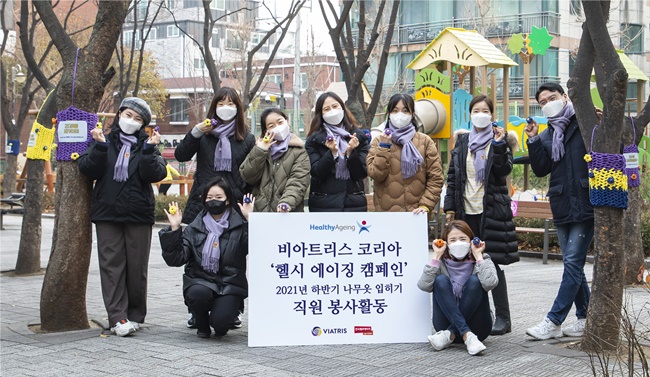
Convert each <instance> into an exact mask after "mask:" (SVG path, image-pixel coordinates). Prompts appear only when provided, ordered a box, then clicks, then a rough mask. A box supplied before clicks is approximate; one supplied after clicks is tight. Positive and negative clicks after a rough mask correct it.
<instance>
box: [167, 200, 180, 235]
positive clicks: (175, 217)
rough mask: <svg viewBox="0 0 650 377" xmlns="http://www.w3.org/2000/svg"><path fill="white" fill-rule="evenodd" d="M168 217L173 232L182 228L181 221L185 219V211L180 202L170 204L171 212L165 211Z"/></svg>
mask: <svg viewBox="0 0 650 377" xmlns="http://www.w3.org/2000/svg"><path fill="white" fill-rule="evenodd" d="M163 211H165V214H166V215H167V220H168V221H169V225H170V226H171V227H172V230H176V229H178V228H180V227H181V220H182V219H183V211H181V208H180V207H179V206H178V202H171V203H169V211H168V210H166V209H163Z"/></svg>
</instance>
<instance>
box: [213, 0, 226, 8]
mask: <svg viewBox="0 0 650 377" xmlns="http://www.w3.org/2000/svg"><path fill="white" fill-rule="evenodd" d="M210 9H216V10H226V0H212V1H211V2H210Z"/></svg>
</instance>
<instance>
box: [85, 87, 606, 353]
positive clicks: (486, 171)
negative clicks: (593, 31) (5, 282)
mask: <svg viewBox="0 0 650 377" xmlns="http://www.w3.org/2000/svg"><path fill="white" fill-rule="evenodd" d="M536 98H537V101H538V102H539V104H540V105H542V110H543V111H544V114H545V115H546V116H547V117H548V119H549V128H548V129H547V130H546V131H544V132H542V133H541V134H540V135H537V133H538V127H537V124H536V123H535V122H534V121H533V122H532V123H530V124H529V125H528V126H527V127H526V131H525V132H526V134H527V135H528V142H527V143H528V148H529V152H530V156H531V165H532V169H533V172H534V173H535V174H536V175H538V176H544V175H547V174H550V175H551V179H550V189H549V192H548V196H549V200H550V202H551V209H552V211H553V214H554V221H555V225H556V226H557V229H558V237H559V239H560V247H561V249H562V252H563V254H564V264H565V271H564V276H563V278H562V283H561V285H560V290H559V292H558V296H557V298H556V300H555V303H554V305H553V308H552V309H551V311H550V312H549V313H548V315H547V317H546V318H545V319H544V321H542V322H541V323H540V324H539V325H537V326H535V327H532V328H530V329H528V331H527V333H528V334H529V335H531V336H533V337H535V338H537V339H548V338H551V337H559V336H562V335H563V334H565V335H572V336H578V335H581V333H582V330H583V329H584V318H585V317H586V308H587V305H588V302H589V287H588V285H587V283H586V279H585V276H584V271H583V266H584V262H585V258H586V250H587V248H588V246H589V243H590V241H591V237H592V235H593V210H592V209H591V206H590V204H589V199H588V191H587V187H588V185H587V184H586V180H587V167H586V163H585V162H584V160H582V156H583V155H584V154H585V148H584V145H583V143H582V139H581V137H580V134H579V132H576V129H577V128H578V126H577V122H576V120H575V115H574V112H573V107H572V105H571V102H569V101H568V99H567V96H566V94H565V93H564V91H563V89H562V87H561V86H559V85H557V84H545V85H544V86H542V87H540V88H539V91H538V92H537V95H536ZM469 112H470V115H471V128H470V130H469V131H458V132H456V133H455V135H454V140H455V145H454V148H453V150H452V151H451V158H450V161H449V170H448V172H447V190H446V194H445V197H444V199H443V200H442V203H443V204H442V205H443V206H444V211H445V213H446V217H447V223H448V224H447V227H446V229H445V231H444V233H443V239H442V240H436V241H434V242H433V244H432V249H433V254H434V258H433V260H432V261H431V262H430V263H428V264H427V265H426V266H425V268H424V272H423V275H422V277H421V279H420V281H419V283H418V287H419V288H420V289H422V290H424V291H427V292H432V295H433V303H432V313H433V320H432V322H433V327H434V329H435V331H436V332H435V334H433V335H431V336H429V341H430V343H431V345H432V346H433V347H434V349H436V350H442V349H444V348H446V347H448V346H449V345H450V344H452V343H454V342H461V341H464V342H465V344H466V345H467V350H468V352H469V353H470V354H472V355H474V354H479V353H481V352H482V351H483V350H485V345H484V344H483V343H482V341H483V340H484V339H485V338H486V337H487V336H488V335H490V334H492V335H501V334H505V333H508V332H510V331H511V328H512V324H511V317H510V308H509V303H508V294H507V285H506V279H505V274H504V272H503V270H502V269H501V267H500V266H501V265H508V264H510V263H514V262H516V261H518V260H519V255H518V252H517V250H518V249H517V239H516V233H515V226H514V223H513V220H512V218H513V216H512V211H511V209H510V201H511V198H510V196H509V190H508V185H507V183H506V178H507V176H508V175H509V174H510V172H511V171H512V164H513V161H512V153H513V151H514V150H515V149H516V146H517V145H518V141H517V136H516V134H514V133H513V132H505V131H504V130H503V128H501V127H497V126H494V125H493V123H492V120H493V118H494V104H493V103H492V101H491V100H490V99H489V98H487V97H485V96H482V95H481V96H477V97H475V98H474V99H473V100H472V101H471V103H470V106H469ZM414 114H415V103H414V100H413V98H412V97H411V96H409V95H406V94H395V95H394V96H392V97H391V98H390V100H389V102H388V106H387V111H386V122H385V124H384V131H383V132H382V133H381V134H380V135H379V136H378V137H375V138H373V140H369V136H368V135H367V134H366V133H364V132H362V130H361V129H360V127H359V126H358V125H357V123H356V120H355V119H354V116H353V115H352V114H351V113H350V111H349V110H348V109H347V108H346V106H345V103H344V101H343V100H342V99H341V98H340V97H339V96H337V95H336V94H335V93H332V92H326V93H323V94H322V95H321V96H320V97H319V98H318V100H317V101H316V106H315V114H314V116H313V118H312V122H311V125H310V128H309V133H308V135H307V139H306V142H304V143H303V141H302V140H301V139H300V138H299V137H298V136H297V135H295V134H293V133H292V132H291V131H290V128H289V119H288V117H287V115H286V114H285V113H284V112H283V111H282V110H281V109H277V108H269V109H266V110H264V111H263V112H262V115H261V136H260V137H258V138H255V137H254V136H253V135H252V134H251V133H250V131H249V129H248V126H247V125H246V122H245V117H244V110H243V106H242V102H241V100H240V98H239V95H238V94H237V92H236V91H235V90H234V89H232V88H225V87H224V88H221V89H219V90H218V91H217V92H216V94H215V96H214V98H213V100H212V103H211V105H210V108H209V110H208V114H207V118H208V119H207V120H206V121H205V122H202V123H199V124H197V125H196V126H195V127H194V128H193V129H192V130H191V131H190V132H188V134H187V135H186V136H185V138H184V139H183V140H181V141H180V143H179V144H178V146H177V148H176V150H175V158H176V159H177V160H178V161H188V160H190V159H191V158H193V157H194V156H196V163H197V167H196V172H195V174H194V185H193V186H192V190H191V191H190V194H189V198H188V201H187V204H186V206H185V208H184V209H183V210H181V209H180V208H178V203H172V204H171V205H170V207H169V209H168V210H166V213H167V217H168V220H169V223H170V226H169V227H167V228H165V229H162V230H161V231H160V232H159V238H160V243H161V246H162V250H163V258H164V259H165V261H166V263H167V264H168V265H169V266H184V268H185V273H184V275H183V296H184V299H185V304H186V305H187V306H188V310H189V312H190V313H191V319H190V322H188V326H191V327H195V328H196V329H197V335H198V336H199V337H210V336H211V335H212V332H213V331H214V334H215V335H217V336H221V335H224V334H226V333H227V332H228V331H229V330H230V329H232V328H237V327H239V326H241V313H242V312H243V310H244V299H245V298H246V297H247V294H248V293H247V290H248V283H247V279H246V255H247V254H248V222H247V220H248V215H249V214H250V213H251V212H253V211H261V212H301V211H303V210H304V205H303V202H304V197H305V195H306V194H307V190H309V211H310V212H325V211H329V212H363V211H366V210H367V202H366V194H365V191H366V190H365V189H364V180H365V178H366V177H370V178H372V182H373V186H374V194H373V200H374V205H375V209H376V210H378V211H394V212H397V211H408V212H412V213H414V214H423V215H424V214H427V216H428V214H429V213H430V212H432V211H433V210H434V209H435V207H436V205H437V204H438V203H439V202H440V201H441V198H440V195H441V192H442V187H443V184H444V175H443V169H442V163H441V158H440V155H439V153H438V150H437V149H436V144H435V143H434V141H433V140H432V139H431V138H430V137H429V136H428V135H426V134H423V133H421V132H418V131H417V127H416V124H415V120H414ZM150 120H151V110H150V109H149V107H148V105H147V104H146V102H145V101H143V100H142V99H139V98H134V97H130V98H126V99H124V100H123V101H122V104H121V105H120V109H119V111H118V113H117V115H116V117H115V120H114V123H113V126H112V128H111V129H112V132H111V133H110V134H108V135H107V136H105V135H104V133H103V132H102V130H101V129H95V130H94V131H93V132H92V137H93V139H94V140H93V142H92V143H91V145H90V146H89V147H88V149H87V150H86V152H85V153H84V154H83V155H82V156H81V157H80V158H79V169H80V171H81V172H82V173H83V174H85V175H86V176H88V177H89V178H92V179H94V180H96V183H95V188H94V191H93V205H92V220H93V222H94V223H95V225H96V231H97V244H98V252H99V264H100V275H101V283H102V293H103V296H104V302H105V305H106V310H107V312H108V316H109V322H110V324H111V331H112V332H113V333H115V334H117V335H119V336H125V335H128V334H131V333H133V332H135V331H137V330H138V329H139V327H140V324H142V323H143V322H144V319H145V315H146V289H147V264H148V258H149V250H150V246H151V245H150V243H151V233H152V225H153V223H154V203H155V200H154V196H153V191H152V188H151V184H152V183H155V182H158V181H160V180H162V179H163V178H165V176H167V174H168V170H167V169H166V167H165V165H166V164H165V161H164V160H163V159H162V157H161V156H160V153H159V151H158V149H157V148H155V146H156V145H157V144H158V143H160V135H159V134H158V132H157V131H153V133H152V135H151V136H148V134H147V133H146V132H145V131H144V126H146V125H147V124H148V123H149V122H150ZM583 181H584V182H583ZM585 198H586V199H585ZM181 223H185V224H188V225H187V226H186V227H185V228H182V227H181ZM490 290H492V296H493V301H494V307H495V319H494V320H493V319H492V314H491V310H490V305H489V300H488V296H487V292H488V291H490ZM573 302H575V304H576V307H577V310H576V315H577V317H578V321H577V322H576V323H575V324H574V325H572V326H571V327H569V328H565V329H564V332H563V330H562V328H561V324H562V322H563V321H564V319H565V318H566V316H567V314H568V312H569V310H570V309H571V306H572V303H573Z"/></svg>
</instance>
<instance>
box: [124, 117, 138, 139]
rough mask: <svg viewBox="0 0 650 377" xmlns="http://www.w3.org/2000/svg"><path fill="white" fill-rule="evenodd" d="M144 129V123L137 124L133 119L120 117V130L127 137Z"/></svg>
mask: <svg viewBox="0 0 650 377" xmlns="http://www.w3.org/2000/svg"><path fill="white" fill-rule="evenodd" d="M140 128H142V123H139V122H136V121H135V120H133V119H131V118H123V117H120V129H122V132H124V133H125V134H127V135H133V134H134V133H136V132H138V131H140Z"/></svg>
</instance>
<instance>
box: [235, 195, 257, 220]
mask: <svg viewBox="0 0 650 377" xmlns="http://www.w3.org/2000/svg"><path fill="white" fill-rule="evenodd" d="M237 205H238V206H239V209H240V210H241V213H242V215H244V218H245V219H246V220H248V215H249V214H250V213H251V212H253V207H254V206H255V197H254V196H253V195H252V194H246V195H244V204H242V203H237Z"/></svg>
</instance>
